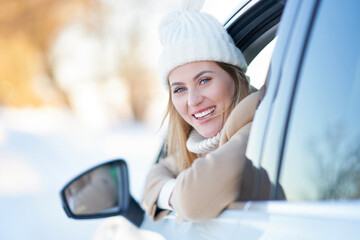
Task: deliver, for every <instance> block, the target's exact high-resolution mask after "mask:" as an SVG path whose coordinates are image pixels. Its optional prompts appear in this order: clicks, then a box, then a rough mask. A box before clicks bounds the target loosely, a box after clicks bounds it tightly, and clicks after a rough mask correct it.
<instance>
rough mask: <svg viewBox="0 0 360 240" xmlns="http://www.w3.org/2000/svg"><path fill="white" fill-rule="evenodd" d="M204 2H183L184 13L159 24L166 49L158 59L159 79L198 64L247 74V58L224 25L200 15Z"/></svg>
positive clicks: (172, 16) (167, 16)
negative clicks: (216, 64)
mask: <svg viewBox="0 0 360 240" xmlns="http://www.w3.org/2000/svg"><path fill="white" fill-rule="evenodd" d="M203 3H204V0H183V1H182V3H181V11H174V12H171V13H169V14H168V15H166V16H165V17H164V18H163V19H162V21H161V23H160V25H159V37H160V41H161V44H162V46H163V51H162V54H161V55H160V59H159V74H160V80H161V81H162V82H163V83H164V84H165V85H166V86H167V85H168V75H169V74H170V72H171V71H172V70H173V69H175V68H176V67H178V66H181V65H184V64H187V63H190V62H196V61H217V62H223V63H228V64H232V65H234V66H238V67H240V68H241V69H242V70H244V71H246V68H247V64H246V61H245V58H244V55H243V54H242V52H241V51H240V49H239V48H237V47H236V45H235V44H234V41H233V40H232V38H231V37H230V35H229V34H228V33H227V31H226V29H225V28H224V27H223V26H222V24H221V23H220V22H219V21H218V20H217V19H216V18H215V17H213V16H212V15H209V14H207V13H203V12H199V11H200V9H201V8H202V6H203Z"/></svg>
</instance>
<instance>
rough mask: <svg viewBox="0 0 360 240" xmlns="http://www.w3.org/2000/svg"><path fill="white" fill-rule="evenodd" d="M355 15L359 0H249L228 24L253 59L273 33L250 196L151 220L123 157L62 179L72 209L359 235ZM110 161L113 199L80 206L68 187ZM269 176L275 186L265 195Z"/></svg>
mask: <svg viewBox="0 0 360 240" xmlns="http://www.w3.org/2000/svg"><path fill="white" fill-rule="evenodd" d="M359 23H360V1H355V0H353V1H351V0H344V1H335V0H306V1H304V0H287V1H284V0H264V1H248V2H246V3H245V4H244V5H242V6H240V7H239V9H238V10H237V11H236V13H235V14H234V16H232V17H231V18H230V19H229V21H228V22H227V23H226V24H225V27H226V28H227V30H228V32H229V33H230V35H231V36H232V37H233V39H234V41H235V43H236V45H237V46H238V47H239V48H240V49H241V50H242V51H243V53H244V55H245V58H246V60H247V62H248V63H251V61H252V60H253V59H254V58H255V57H256V56H257V55H258V54H259V52H260V51H261V50H262V49H264V48H265V47H266V46H267V45H268V44H269V43H271V42H272V41H274V39H276V47H275V49H274V52H273V55H272V58H271V65H270V68H269V70H268V74H267V78H266V85H267V92H266V95H265V98H264V100H263V101H262V103H261V104H260V106H259V108H258V110H257V112H256V115H255V119H254V122H253V125H252V130H251V133H250V138H249V143H248V148H247V153H246V154H247V158H248V160H249V163H250V164H248V166H247V168H248V169H247V170H248V171H253V170H254V169H258V170H259V169H261V170H262V171H254V172H257V173H259V172H261V173H263V174H257V175H256V176H255V178H256V183H255V186H254V191H253V197H252V198H251V199H244V201H242V202H236V203H233V204H231V206H230V207H229V209H226V210H224V211H223V213H222V214H221V215H220V216H219V217H217V218H216V219H212V220H209V221H206V222H201V223H192V222H182V223H177V222H176V220H175V217H174V214H173V213H171V214H169V215H168V216H166V217H165V218H164V219H163V220H161V221H159V222H152V220H151V219H150V218H148V217H146V216H144V213H143V211H142V209H141V208H140V207H139V205H138V203H136V201H135V200H134V199H133V198H132V197H131V196H130V194H129V189H128V185H129V183H128V176H127V169H126V164H125V162H124V161H122V160H118V161H112V162H110V163H105V164H104V165H101V166H100V167H96V168H94V169H91V170H89V171H87V172H85V173H84V174H82V175H81V176H80V177H78V178H75V179H74V180H73V181H72V182H70V183H69V184H68V185H67V186H65V187H64V189H63V191H62V200H63V204H64V208H65V210H66V212H67V214H68V215H69V216H70V217H73V218H83V219H89V218H95V217H108V216H114V215H122V216H125V217H126V218H128V219H129V220H130V221H131V222H133V223H134V224H135V225H136V226H138V227H139V228H142V229H148V230H151V231H155V232H157V233H159V234H161V235H162V236H163V237H164V238H165V239H286V240H290V239H316V240H319V239H326V240H329V239H360V200H359V199H360V27H359ZM161 154H166V153H165V152H162V153H161ZM109 166H112V167H113V169H115V170H112V171H113V172H114V171H115V172H117V174H115V175H113V176H115V177H114V178H113V179H114V182H116V184H118V185H117V189H118V191H119V194H118V195H117V197H118V198H117V199H116V201H115V202H114V203H113V205H111V206H110V207H109V206H108V205H107V206H105V205H104V206H103V207H102V206H100V205H98V206H97V208H94V209H90V211H89V212H87V213H85V214H82V213H81V211H80V212H77V211H76V208H75V207H74V206H73V205H70V202H69V199H70V198H71V197H72V195H71V194H74V193H71V191H70V190H69V189H70V188H72V187H74V185H76V184H77V183H78V181H79V179H81V178H84V176H85V177H88V176H89V174H90V173H94V172H96V171H98V170H99V169H102V168H107V167H109ZM265 180H266V181H268V180H270V182H271V183H272V188H271V191H270V192H268V194H267V195H266V196H267V197H266V198H262V199H260V198H259V196H260V193H259V191H261V189H259V186H260V185H261V182H262V181H265ZM109 181H112V180H109ZM73 192H74V191H73ZM219 194H221V193H219ZM263 195H264V193H262V196H263ZM97 196H98V197H100V194H99V195H97ZM73 197H74V196H73ZM107 204H108V203H107ZM88 207H90V206H88ZM99 209H103V211H100V210H99Z"/></svg>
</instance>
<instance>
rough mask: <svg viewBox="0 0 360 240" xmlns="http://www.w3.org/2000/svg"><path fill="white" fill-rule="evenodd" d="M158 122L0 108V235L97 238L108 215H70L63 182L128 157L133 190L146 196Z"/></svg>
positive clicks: (158, 139) (159, 138)
mask: <svg viewBox="0 0 360 240" xmlns="http://www.w3.org/2000/svg"><path fill="white" fill-rule="evenodd" d="M158 127H159V126H155V127H150V126H145V125H141V124H139V123H134V122H130V123H125V124H122V125H118V126H113V127H111V128H102V129H93V128H89V127H86V124H83V123H82V122H79V121H78V120H77V119H76V117H74V116H73V115H72V114H71V113H70V112H68V111H66V110H59V109H51V108H43V109H37V110H35V109H12V108H0V210H1V214H0V239H4V240H5V239H29V240H32V239H37V240H41V239H51V240H56V239H92V238H93V237H94V234H95V232H97V229H98V228H99V227H100V226H101V224H102V223H103V222H104V220H102V219H100V220H73V219H69V218H67V217H66V215H65V213H64V211H63V210H62V206H61V203H60V198H59V192H60V190H61V188H62V187H63V186H64V185H65V184H66V183H67V182H68V181H70V180H71V179H72V178H73V177H75V176H77V175H78V174H80V173H81V172H83V171H85V170H86V169H88V168H90V167H92V166H94V165H97V164H99V163H102V162H104V161H108V160H112V159H115V158H123V159H125V160H126V161H127V163H128V168H129V174H130V186H131V192H132V194H133V196H134V197H135V199H137V200H139V199H141V196H142V189H143V185H144V180H145V176H146V173H147V171H148V170H149V167H150V165H151V163H152V162H153V161H154V159H155V158H156V156H157V153H158V150H159V148H160V146H161V142H162V134H161V133H160V132H159V131H158V130H159V129H158ZM116 221H121V220H116ZM97 234H99V232H97ZM136 234H137V235H134V236H145V235H146V236H152V235H151V234H150V235H149V234H145V235H144V233H142V234H141V233H136ZM129 236H130V235H129ZM134 236H133V238H132V239H135V237H134ZM146 239H150V238H149V237H147V238H146Z"/></svg>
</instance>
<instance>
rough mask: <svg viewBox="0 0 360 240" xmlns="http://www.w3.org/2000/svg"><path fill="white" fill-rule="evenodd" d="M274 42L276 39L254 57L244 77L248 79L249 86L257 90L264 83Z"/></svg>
mask: <svg viewBox="0 0 360 240" xmlns="http://www.w3.org/2000/svg"><path fill="white" fill-rule="evenodd" d="M276 40H277V37H276V38H274V39H273V40H271V42H270V43H268V44H267V45H266V46H265V47H264V49H262V50H261V52H260V53H259V54H258V55H256V57H255V58H254V59H253V60H252V61H251V63H250V64H249V66H248V68H247V71H246V75H247V76H248V77H249V78H250V84H251V85H252V86H254V87H256V88H257V89H259V88H261V87H262V86H263V85H264V83H265V79H266V76H267V73H268V70H269V66H270V61H271V56H272V54H273V51H274V48H275V45H276Z"/></svg>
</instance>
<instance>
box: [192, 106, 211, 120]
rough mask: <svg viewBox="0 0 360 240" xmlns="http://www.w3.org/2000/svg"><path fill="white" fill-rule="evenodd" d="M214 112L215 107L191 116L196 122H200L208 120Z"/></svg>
mask: <svg viewBox="0 0 360 240" xmlns="http://www.w3.org/2000/svg"><path fill="white" fill-rule="evenodd" d="M214 111H215V107H212V108H209V109H207V110H205V111H202V112H199V113H195V114H193V116H194V117H195V118H196V119H197V120H202V119H206V118H208V117H209V116H210V115H211V114H212V113H213V112H214Z"/></svg>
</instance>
